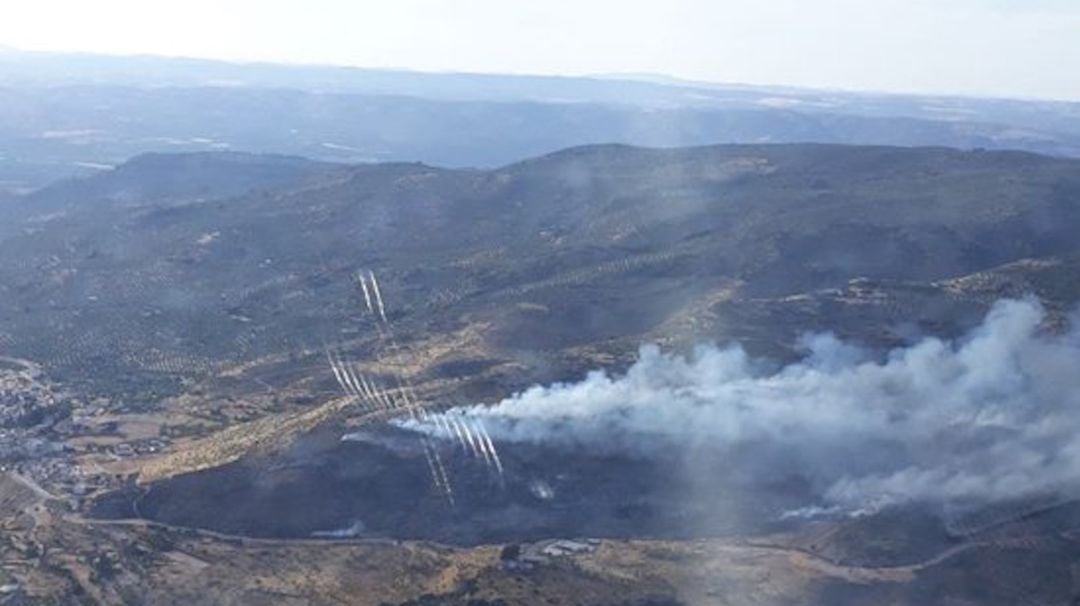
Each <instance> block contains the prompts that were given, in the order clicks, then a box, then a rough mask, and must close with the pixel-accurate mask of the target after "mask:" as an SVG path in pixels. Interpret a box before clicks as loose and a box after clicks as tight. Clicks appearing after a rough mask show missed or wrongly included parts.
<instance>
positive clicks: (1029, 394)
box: [429, 301, 1080, 508]
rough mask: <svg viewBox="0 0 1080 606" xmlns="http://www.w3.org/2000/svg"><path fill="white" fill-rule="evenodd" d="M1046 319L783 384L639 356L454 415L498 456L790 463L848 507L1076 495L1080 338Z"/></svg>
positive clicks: (998, 326)
mask: <svg viewBox="0 0 1080 606" xmlns="http://www.w3.org/2000/svg"><path fill="white" fill-rule="evenodd" d="M1043 317H1044V313H1043V310H1042V308H1041V307H1040V306H1039V305H1038V304H1037V303H1035V302H1033V301H1005V302H1000V303H998V304H997V305H996V306H995V307H994V308H993V309H992V310H991V311H990V313H989V314H988V315H987V317H986V319H985V321H984V323H983V325H982V326H981V327H979V328H978V329H976V330H974V331H973V332H972V333H971V334H969V335H968V336H967V337H966V338H964V339H961V340H958V341H956V342H945V341H942V340H938V339H933V338H928V339H925V340H923V341H921V342H919V343H917V344H915V345H913V346H910V347H907V348H904V349H897V350H895V351H893V352H891V353H889V355H888V356H887V357H886V358H885V359H884V360H882V359H872V358H871V357H870V356H869V355H868V354H867V352H863V351H861V350H859V349H858V348H856V347H852V346H850V345H846V344H844V343H841V342H839V341H838V340H837V339H835V338H833V337H831V336H828V335H818V336H812V337H807V338H806V339H804V342H803V344H804V345H805V347H806V350H807V355H806V357H805V358H804V360H803V361H802V362H799V363H796V364H792V365H789V366H786V367H783V368H779V369H777V368H776V367H775V366H771V367H770V366H769V365H768V364H766V363H764V362H762V361H759V360H754V359H752V358H750V357H749V356H748V355H747V354H746V353H745V352H744V351H743V350H742V349H740V348H738V347H727V348H717V347H702V348H698V349H697V350H695V351H694V352H693V354H692V355H691V356H689V357H685V358H684V357H680V356H676V355H668V354H664V353H661V352H660V351H659V349H657V348H656V347H644V348H642V350H641V352H640V359H639V360H638V361H637V362H636V363H635V364H634V365H633V366H632V367H631V368H630V369H629V371H628V372H627V373H626V374H625V375H624V376H619V377H613V376H610V375H608V374H606V373H604V372H602V371H596V372H592V373H590V374H589V375H588V376H587V377H586V378H585V379H584V380H583V381H581V382H579V383H574V384H556V385H552V386H550V387H542V386H537V387H533V388H530V389H528V390H526V391H525V392H523V393H520V394H517V395H515V396H513V397H511V398H508V399H506V400H504V401H502V402H500V403H499V404H497V405H495V406H490V407H487V406H475V407H471V408H467V409H455V410H452V411H450V412H449V413H447V414H449V415H457V414H461V415H466V416H472V417H480V418H483V419H484V421H485V422H486V424H487V426H488V428H489V429H490V432H491V435H492V437H493V438H494V439H496V440H502V441H509V442H545V443H563V444H565V445H566V446H568V447H575V448H597V449H606V450H617V451H621V452H630V453H633V452H635V451H639V452H640V453H641V454H645V455H648V454H650V453H655V452H657V449H665V450H672V449H695V448H709V449H719V450H720V451H721V452H722V453H729V454H730V455H731V458H730V461H731V464H732V465H742V464H746V465H756V464H760V463H761V462H762V461H769V465H770V469H773V470H775V468H776V466H777V462H781V464H782V465H784V466H786V469H787V471H791V472H794V473H798V474H800V475H802V476H804V477H806V478H808V479H809V480H810V481H811V482H812V483H813V484H814V485H815V486H816V487H817V489H818V491H819V494H820V495H821V498H822V499H823V500H824V501H826V502H828V503H831V504H833V505H838V506H841V507H853V508H854V507H863V506H866V505H867V504H887V503H896V502H901V501H907V500H927V501H946V500H948V501H982V500H996V499H1002V498H1011V497H1017V496H1023V495H1028V494H1036V493H1045V492H1048V491H1054V492H1062V491H1063V492H1070V491H1071V492H1075V491H1076V489H1077V488H1080V333H1078V332H1077V331H1076V330H1075V329H1073V330H1072V331H1071V332H1069V333H1068V334H1064V335H1057V336H1049V335H1045V334H1042V333H1041V332H1040V330H1039V326H1040V323H1041V321H1042V320H1043ZM429 431H430V430H429ZM702 481H708V478H702Z"/></svg>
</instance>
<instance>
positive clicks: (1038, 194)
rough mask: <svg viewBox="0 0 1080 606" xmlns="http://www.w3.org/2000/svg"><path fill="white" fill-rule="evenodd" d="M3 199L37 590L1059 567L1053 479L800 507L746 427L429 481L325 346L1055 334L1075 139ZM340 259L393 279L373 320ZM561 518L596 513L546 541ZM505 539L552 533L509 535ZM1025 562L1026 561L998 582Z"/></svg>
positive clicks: (508, 449)
mask: <svg viewBox="0 0 1080 606" xmlns="http://www.w3.org/2000/svg"><path fill="white" fill-rule="evenodd" d="M3 208H4V210H5V212H6V216H7V218H8V221H7V222H6V223H5V226H4V228H3V229H0V356H3V359H2V360H0V361H2V362H3V364H0V380H2V381H3V386H4V387H3V389H4V390H5V391H3V392H2V393H3V394H5V395H4V397H6V398H9V400H10V401H11V402H15V403H16V404H17V405H18V407H19V409H18V410H19V414H18V415H14V414H13V415H10V419H9V418H8V417H4V418H3V425H2V426H0V431H2V432H4V433H2V434H0V437H2V438H3V439H4V440H5V443H6V444H7V446H8V448H7V449H6V450H4V451H3V453H4V454H3V456H4V457H5V458H4V459H3V461H0V463H2V464H4V465H10V466H12V467H9V468H7V469H8V470H9V471H11V470H14V471H15V472H17V473H14V474H11V475H0V485H2V486H7V487H9V489H10V490H9V491H10V492H12V495H14V496H13V498H11V499H7V500H4V499H0V526H2V527H3V528H5V529H10V532H8V533H7V534H6V536H5V538H4V539H3V541H0V556H3V558H4V559H3V560H2V562H3V563H5V565H7V564H10V566H8V568H10V569H11V570H12V571H14V572H13V573H12V574H14V575H15V578H17V579H18V580H19V582H20V583H22V584H23V586H25V587H27V588H28V590H29V591H31V592H32V593H31V595H35V596H37V595H50V593H49V592H56V591H73V590H74V589H73V588H76V587H78V588H82V591H86V592H87V593H88V595H90V596H91V598H93V599H98V600H99V601H104V602H109V601H122V600H125V599H126V600H129V601H140V600H141V601H159V602H162V603H171V602H170V600H172V601H173V602H175V601H176V600H177V599H178V598H177V596H183V595H189V594H190V592H191V587H192V583H194V582H195V581H194V579H196V578H210V579H211V580H212V584H211V586H208V587H206V588H205V589H206V591H208V592H209V593H208V594H206V595H212V596H213V597H210V598H207V599H208V600H209V601H213V600H215V599H216V600H218V601H229V600H231V601H233V602H235V603H259V602H260V600H262V601H265V600H267V599H277V598H280V597H281V596H286V597H289V599H295V600H296V601H297V603H330V602H332V601H333V600H334V599H336V598H340V597H341V596H342V595H348V594H349V593H350V592H353V591H356V590H357V584H356V582H354V581H353V580H352V579H353V578H354V577H355V576H356V575H357V574H359V577H356V578H362V579H364V586H365V587H377V588H378V592H377V593H378V595H379V596H382V597H380V598H379V599H378V600H376V599H375V598H374V597H371V596H369V597H371V599H370V600H369V601H370V602H371V603H381V602H384V601H385V602H392V603H402V604H410V603H421V604H430V603H460V602H461V601H465V600H467V599H475V600H492V601H494V600H495V599H496V598H498V597H500V596H502V597H505V599H506V603H528V602H529V600H530V599H531V596H534V595H538V594H539V593H544V594H545V595H557V596H560V597H561V598H562V599H564V600H565V601H566V602H567V603H580V602H588V601H589V600H592V601H593V602H595V601H596V600H599V599H600V596H603V595H611V596H616V597H617V598H618V600H621V601H622V602H626V603H641V604H657V603H662V604H677V603H684V602H685V603H695V604H696V603H710V602H712V601H715V599H717V596H727V598H728V599H729V601H730V602H731V603H762V602H764V603H776V604H781V603H791V602H792V601H797V600H798V598H799V596H802V597H805V596H807V595H812V596H816V597H817V598H819V599H820V600H823V601H825V602H828V603H852V604H855V603H865V602H866V601H867V600H879V601H880V600H882V599H884V600H886V601H888V600H892V601H894V602H897V603H920V602H925V600H926V599H929V598H927V596H945V597H943V598H942V599H954V600H958V601H956V603H969V602H963V601H962V600H964V599H968V598H970V596H972V595H977V596H980V599H979V600H978V601H979V602H980V603H1001V604H1007V603H1017V602H1018V601H1022V600H1023V599H1029V600H1036V601H1038V602H1039V603H1051V602H1053V603H1056V602H1063V601H1065V600H1066V599H1068V598H1069V596H1070V595H1071V593H1070V592H1071V591H1072V589H1071V587H1072V585H1071V584H1070V583H1071V581H1070V579H1071V576H1070V575H1071V574H1072V573H1071V572H1070V570H1071V569H1069V564H1068V562H1069V561H1071V560H1070V558H1074V556H1075V553H1076V547H1075V536H1076V534H1075V528H1076V523H1075V519H1076V515H1077V514H1076V512H1077V508H1076V507H1075V505H1074V504H1072V503H1071V502H1058V501H1047V502H1041V501H1039V502H1036V503H1035V504H1034V505H1032V503H1031V502H1028V501H1024V500H1021V501H1019V502H1016V503H1008V502H1007V503H1006V505H1007V507H1002V508H1001V511H998V510H989V511H984V510H979V509H975V510H974V512H967V513H965V514H964V515H967V516H968V517H964V516H963V515H958V516H952V517H950V516H949V515H945V514H944V513H942V511H941V510H940V509H939V508H938V509H935V508H934V507H933V506H930V505H924V504H916V505H913V506H911V507H906V508H904V507H900V508H895V509H886V510H883V511H880V512H874V513H873V514H872V515H866V516H855V517H838V518H828V517H826V518H824V519H821V520H813V521H810V522H801V521H791V520H789V519H787V518H784V517H783V514H784V513H785V512H788V511H792V510H795V509H796V508H799V507H802V506H804V505H806V504H807V502H812V499H814V495H815V494H816V493H815V490H816V489H817V488H816V487H815V485H814V481H813V479H812V478H805V477H798V476H795V475H790V474H789V475H785V474H783V473H780V472H771V471H769V469H768V466H767V465H766V463H761V462H759V461H758V459H756V458H754V457H753V456H751V455H753V454H754V452H755V451H753V450H749V449H751V448H752V447H753V446H752V445H751V446H747V447H746V448H747V449H748V450H746V451H741V450H738V449H736V451H735V452H731V451H726V450H724V448H722V447H721V446H717V445H716V444H712V443H704V444H694V445H693V447H692V448H688V449H687V450H686V451H685V452H684V451H681V450H679V451H664V450H657V451H652V452H650V451H643V452H645V453H646V454H642V452H637V451H633V452H624V451H619V450H614V451H610V450H604V449H602V448H601V449H596V450H589V449H587V448H573V447H565V446H564V445H561V444H559V443H543V442H537V443H532V442H527V441H526V442H522V443H507V444H500V445H499V448H500V454H501V457H502V459H501V460H500V463H499V470H498V474H497V475H496V474H495V472H494V471H493V467H492V463H491V461H489V460H488V456H487V455H489V454H490V453H488V451H486V450H485V451H484V452H485V456H484V457H483V458H482V459H481V458H480V456H479V455H477V453H476V452H475V451H474V452H473V453H472V454H470V453H469V452H468V451H467V450H466V448H465V446H464V442H463V443H462V447H461V448H460V449H459V448H457V446H456V445H455V443H454V442H453V441H450V442H448V443H441V444H438V445H436V447H435V448H434V452H437V453H439V456H440V457H441V458H440V459H439V465H443V464H445V470H448V474H449V476H452V478H453V482H454V491H456V492H454V493H453V495H452V498H453V501H452V503H450V504H448V501H447V499H446V498H445V496H444V494H443V493H441V492H439V491H438V490H435V489H433V488H432V485H431V479H430V478H431V476H430V468H429V466H431V465H433V459H430V458H429V459H428V461H427V463H428V465H425V460H424V459H425V456H429V457H430V456H431V452H433V451H432V450H431V449H430V448H429V446H428V445H427V443H426V442H423V441H421V440H418V439H417V438H416V437H415V435H413V434H412V433H409V432H406V431H404V430H403V429H402V428H400V427H397V426H394V425H391V424H388V423H386V421H387V420H388V419H390V418H391V417H392V416H393V412H390V413H388V412H386V411H384V410H375V409H370V408H364V406H363V405H362V404H360V403H358V400H357V399H356V398H352V397H349V396H348V395H347V394H344V393H343V391H342V389H341V385H340V384H339V383H338V382H337V381H336V380H335V373H336V370H337V366H335V367H334V369H333V370H332V369H331V364H332V362H330V361H329V360H339V361H342V363H343V364H347V365H348V366H349V367H350V368H352V369H353V370H355V371H356V372H358V373H361V374H362V375H364V376H367V377H368V378H370V379H371V380H373V381H378V382H380V383H381V384H382V385H383V386H391V389H393V386H394V385H395V381H396V382H397V385H398V387H397V391H398V392H399V393H402V394H404V393H406V392H408V393H411V394H412V396H415V398H416V399H417V400H418V401H421V402H423V404H424V406H425V407H426V408H427V409H428V410H431V411H437V410H442V409H446V408H449V407H451V406H455V405H466V404H473V403H476V402H497V401H499V400H500V399H502V398H505V397H507V396H509V395H510V394H512V393H514V392H518V391H520V390H523V389H525V388H527V387H529V386H531V385H534V384H537V383H541V384H549V383H552V382H555V381H577V380H579V379H580V378H581V377H582V376H584V375H585V373H586V372H588V371H590V370H594V369H605V370H608V371H611V372H613V373H618V372H621V371H622V370H625V369H626V368H627V367H628V366H629V365H630V364H632V363H633V362H634V360H635V358H636V356H637V353H636V352H637V351H638V348H639V346H641V345H642V344H643V343H658V344H660V345H661V347H662V348H663V349H664V350H665V351H675V352H680V351H687V350H688V349H689V348H691V347H692V346H694V345H696V344H700V343H702V342H718V343H721V344H723V343H729V342H737V343H739V344H741V345H743V346H744V347H745V349H746V350H747V351H748V352H750V354H751V355H754V356H763V358H762V360H767V361H768V362H769V363H781V362H784V361H790V360H794V359H797V358H799V357H800V356H801V355H802V354H803V353H804V352H803V351H801V350H800V347H801V345H800V343H801V342H800V337H801V336H802V335H803V334H804V333H806V332H808V331H831V332H833V333H835V334H836V335H838V336H839V337H841V338H842V339H844V340H845V341H847V342H851V343H855V344H858V345H862V346H866V347H867V349H868V350H869V351H870V352H872V354H873V355H876V356H879V357H880V356H884V355H885V354H884V352H885V351H887V350H888V349H889V348H894V347H899V346H903V345H906V344H909V343H911V342H913V341H914V340H916V339H917V338H919V337H921V336H923V335H937V336H942V337H958V336H961V335H964V334H965V333H967V331H969V330H970V329H972V328H973V327H975V326H977V325H979V324H980V322H982V320H983V317H984V316H985V314H986V313H987V310H989V309H990V308H991V307H992V305H993V304H994V303H995V302H996V301H997V300H999V299H1002V298H1007V297H1008V298H1015V297H1023V296H1026V295H1033V296H1035V297H1037V298H1038V299H1039V300H1040V301H1041V302H1042V303H1043V305H1044V306H1045V307H1046V309H1047V316H1046V320H1045V322H1044V324H1043V326H1042V327H1041V329H1042V330H1045V331H1046V332H1047V333H1048V334H1057V333H1060V332H1061V330H1062V329H1063V328H1064V326H1065V325H1066V324H1067V322H1066V316H1067V314H1068V313H1069V312H1070V311H1071V310H1072V309H1073V308H1074V306H1075V305H1076V304H1077V303H1078V302H1080V287H1078V286H1077V285H1078V284H1080V279H1078V278H1080V240H1077V239H1076V238H1075V235H1074V234H1075V233H1076V232H1077V229H1078V228H1080V160H1070V159H1062V158H1052V157H1047V156H1039V155H1035V154H1029V153H1023V152H992V151H985V152H974V151H957V150H951V149H946V148H898V147H850V146H838V145H820V144H799V145H723V146H710V147H698V148H680V149H648V148H636V147H628V146H622V145H602V146H588V147H579V148H571V149H566V150H563V151H560V152H557V153H554V154H549V155H545V156H541V157H537V158H534V159H530V160H527V161H523V162H519V163H515V164H511V165H508V166H504V167H501V168H498V169H492V170H472V169H448V168H438V167H432V166H429V165H426V164H420V163H388V164H362V165H339V164H327V163H317V162H311V161H307V160H303V159H300V158H292V157H265V156H257V155H240V154H196V155H185V154H161V155H152V156H143V157H139V158H136V159H134V160H132V161H131V162H129V163H127V164H124V165H122V166H121V167H118V168H117V169H115V170H112V171H106V172H102V173H101V174H99V175H97V176H95V177H91V178H89V179H86V180H76V181H69V182H65V183H61V184H57V185H54V186H52V187H48V188H45V189H42V190H40V191H38V192H36V193H34V194H30V195H27V196H22V197H18V198H15V199H13V200H11V201H9V202H7V203H6V204H5V206H4V207H3ZM358 271H364V272H368V271H370V272H373V274H374V275H377V276H378V282H379V288H380V290H381V296H382V298H383V299H385V303H386V308H385V312H386V316H387V321H386V322H385V323H381V324H380V323H377V322H375V321H373V320H372V316H373V313H372V314H368V313H365V309H366V308H365V299H364V294H363V291H362V290H361V289H360V288H358V284H357V282H356V272H358ZM365 275H368V274H365ZM365 284H368V282H365ZM762 363H763V364H764V361H763V362H762ZM405 385H407V388H406V387H405ZM24 409H25V413H24ZM397 414H398V415H399V416H403V415H404V413H402V412H401V411H397ZM837 441H839V440H837ZM747 453H749V454H747ZM740 457H742V458H740ZM762 460H764V459H762ZM735 461H743V462H746V461H749V463H747V464H745V465H739V464H736V463H734V462H735ZM855 463H858V461H856V462H855ZM779 468H780V467H778V469H779ZM762 469H764V470H765V471H764V472H761V470H762ZM672 470H678V473H673V471H672ZM702 476H704V477H707V478H710V479H712V480H715V481H716V482H717V483H716V484H712V483H709V482H701V481H699V480H700V478H701V477H702ZM728 486H731V487H734V489H732V490H726V489H725V490H722V489H721V487H728ZM403 504H405V505H403ZM957 520H959V522H957ZM970 520H975V521H974V522H972V521H970ZM987 520H988V521H987ZM958 528H959V529H960V530H957V529H958ZM580 536H586V537H592V538H596V539H602V540H599V541H594V542H589V543H583V544H582V545H585V547H574V548H573V549H580V551H576V552H572V553H569V554H566V553H563V554H561V555H554V556H553V555H551V554H550V553H548V554H546V555H545V552H544V551H543V550H544V549H545V548H546V547H549V546H550V544H549V543H548V542H547V541H550V540H551V539H555V538H572V537H580ZM433 541H438V542H439V544H436V543H432V542H433ZM441 543H445V544H448V545H454V546H455V547H450V546H447V545H443V544H441ZM39 544H40V545H46V546H51V548H50V549H47V550H46V551H45V552H44V554H42V553H41V552H40V551H39V550H38V548H37V547H36V546H37V545H39ZM504 544H520V545H519V551H521V552H522V553H524V554H526V555H529V554H532V555H535V556H536V557H537V559H536V560H535V561H533V560H528V559H527V558H526V559H521V560H520V561H518V560H515V561H514V562H510V563H508V562H507V561H506V560H505V559H502V560H500V559H498V555H497V554H498V549H501V546H502V545H504ZM493 545H498V546H499V547H498V548H496V547H494V546H493ZM555 552H558V549H556V550H555ZM511 553H512V551H511ZM536 554H540V555H536ZM1003 554H1004V555H1003ZM35 558H38V559H40V561H41V562H43V563H44V565H42V566H39V567H31V568H24V567H23V566H24V564H22V563H25V562H27V561H32V560H34V559H35ZM1023 558H1028V559H1029V560H1030V561H1032V562H1038V565H1039V566H1041V568H1040V569H1039V570H1038V571H1036V570H1035V565H1034V564H1032V565H1031V568H1030V570H1029V569H1027V568H1025V569H1024V570H1029V572H1030V574H1029V575H1028V576H1026V577H1024V582H1019V580H1017V579H1010V578H1008V577H1007V575H1006V576H1003V573H1002V571H1003V570H1005V569H1006V568H1008V567H1009V566H1012V565H1014V564H1015V565H1017V566H1019V565H1020V564H1019V562H1020V561H1021V560H1023ZM510 559H513V558H510ZM369 561H375V562H381V563H382V566H383V568H381V569H378V570H376V569H375V568H372V567H371V566H369V565H367V564H364V562H369ZM1025 561H1027V560H1025ZM298 562H306V563H313V564H315V566H314V568H315V570H313V571H305V572H303V573H301V572H297V571H296V570H297V566H298ZM529 562H532V563H531V564H530V563H529ZM688 562H692V565H688V564H687V563H688ZM516 566H520V567H521V568H515V567H516ZM530 566H531V568H530ZM687 566H689V567H687ZM358 567H359V568H358ZM358 569H362V570H363V572H362V574H361V573H357V570H358ZM5 570H7V568H5ZM200 571H205V572H200ZM4 574H7V573H4ZM200 574H208V575H210V576H209V577H200ZM3 578H5V577H3V576H0V579H3ZM1012 581H1017V582H1012ZM202 590H203V588H202V587H200V592H201V591H202ZM374 595H375V594H372V596H374ZM268 596H272V597H268ZM583 596H587V597H588V599H587V598H586V597H583ZM641 596H649V597H648V599H646V601H640V600H639V602H634V601H633V600H634V599H637V598H640V597H641ZM88 599H89V598H88ZM364 599H368V597H365V598H364ZM575 599H576V600H577V602H575ZM613 599H615V598H613ZM935 599H936V598H935ZM619 603H621V602H619Z"/></svg>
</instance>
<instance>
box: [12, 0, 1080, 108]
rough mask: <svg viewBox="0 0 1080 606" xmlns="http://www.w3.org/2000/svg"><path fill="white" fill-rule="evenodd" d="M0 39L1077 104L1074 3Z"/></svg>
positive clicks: (409, 10)
mask: <svg viewBox="0 0 1080 606" xmlns="http://www.w3.org/2000/svg"><path fill="white" fill-rule="evenodd" d="M0 44H4V45H9V46H14V47H17V48H23V49H41V50H79V51H97V52H107V53H152V54H167V55H187V56H196V57H215V58H227V59H245V60H246V59H260V60H272V61H289V62H301V63H335V64H348V65H360V66H371V67H406V68H413V69H422V70H456V71H479V72H510V73H560V74H591V73H611V72H650V73H659V74H668V75H675V76H681V77H686V78H695V79H702V80H712V81H721V82H746V83H765V84H790V85H802V86H822V87H840V88H851V89H873V90H890V91H911V92H952V93H969V94H994V95H1007V96H1037V97H1054V98H1068V99H1075V100H1080V0H655V1H651V2H646V1H644V0H530V1H527V2H526V1H523V0H445V1H443V0H379V1H377V2H376V1H373V0H304V1H288V2H286V1H284V0H171V1H169V2H158V1H154V0H33V1H22V0H6V2H5V6H4V7H3V11H2V19H0Z"/></svg>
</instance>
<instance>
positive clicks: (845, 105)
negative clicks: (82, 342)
mask: <svg viewBox="0 0 1080 606" xmlns="http://www.w3.org/2000/svg"><path fill="white" fill-rule="evenodd" d="M792 142H794V143H803V142H818V143H843V144H882V145H912V146H922V145H946V146H950V147H958V148H965V149H973V148H987V149H1021V150H1027V151H1034V152H1039V153H1046V154H1052V155H1062V156H1080V103H1063V102H1043V101H1015V100H1000V99H968V98H957V97H933V96H902V95H881V94H872V93H843V92H836V91H814V90H801V89H790V88H783V87H754V86H744V85H722V84H709V83H690V82H681V81H680V82H658V81H648V82H646V81H642V80H641V79H640V78H632V77H628V78H585V77H558V76H513V75H484V74H447V73H435V74H432V73H416V72H407V71H393V70H365V69H359V68H341V67H326V66H287V65H272V64H235V63H227V62H214V61H206V60H189V59H167V58H161V57H104V56H93V55H66V54H50V53H20V52H14V53H5V54H3V55H0V146H3V148H4V149H5V150H8V151H7V153H6V154H4V155H3V156H2V157H0V190H9V191H25V190H28V189H33V188H37V187H41V186H43V185H45V184H47V183H49V182H51V181H55V180H57V179H59V178H63V177H66V176H73V175H88V174H91V173H92V172H93V171H94V170H96V166H97V165H112V164H118V163H120V162H122V161H124V160H126V159H127V158H130V157H132V156H134V155H137V154H140V153H144V152H150V151H168V150H172V151H177V152H191V151H214V150H242V151H251V152H263V153H265V152H272V153H283V154H290V155H301V156H305V157H311V158H316V159H320V160H326V161H340V162H349V163H356V162H370V161H423V162H428V163H431V164H438V165H445V166H454V167H483V168H492V167H496V166H500V165H503V164H507V163H510V162H513V161H516V160H520V159H524V158H528V157H533V156H536V155H540V154H544V153H547V152H551V151H555V150H557V149H562V148H566V147H571V146H577V145H585V144H604V143H625V144H633V145H644V146H670V147H681V146H688V145H708V144H720V143H792Z"/></svg>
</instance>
